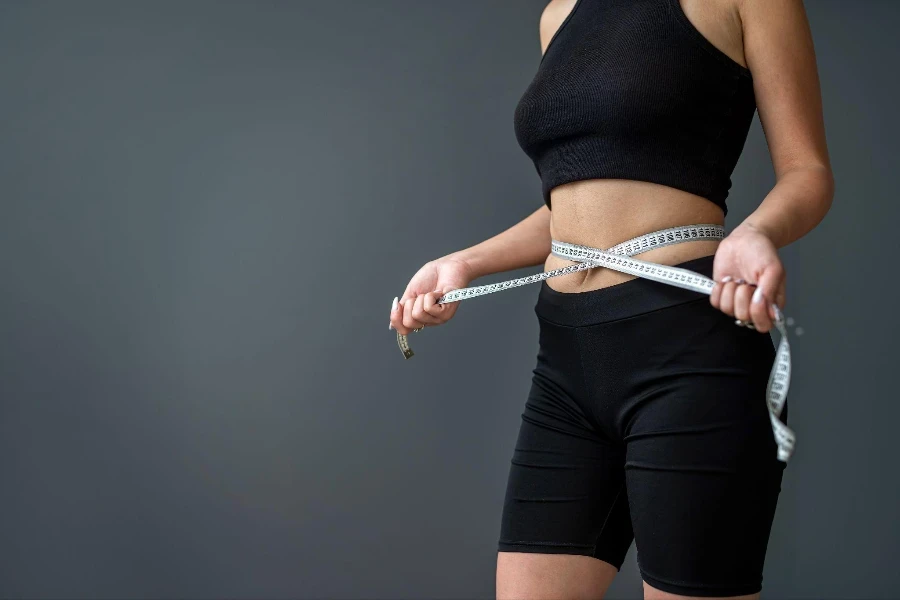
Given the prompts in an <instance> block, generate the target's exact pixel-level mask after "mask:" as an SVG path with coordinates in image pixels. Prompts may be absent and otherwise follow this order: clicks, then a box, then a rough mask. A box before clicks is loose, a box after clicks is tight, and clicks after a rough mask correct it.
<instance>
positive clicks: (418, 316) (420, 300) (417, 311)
mask: <svg viewBox="0 0 900 600" xmlns="http://www.w3.org/2000/svg"><path fill="white" fill-rule="evenodd" d="M412 316H413V319H415V320H417V321H419V322H420V323H425V324H426V325H437V324H438V323H440V321H439V320H438V319H437V318H436V317H434V316H432V315H430V314H428V313H427V312H425V294H421V295H419V296H416V300H415V302H413V311H412Z"/></svg>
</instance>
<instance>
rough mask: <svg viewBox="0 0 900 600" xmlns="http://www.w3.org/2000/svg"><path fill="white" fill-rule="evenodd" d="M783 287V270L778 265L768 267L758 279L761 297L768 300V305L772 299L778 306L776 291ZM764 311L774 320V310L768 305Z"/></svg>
mask: <svg viewBox="0 0 900 600" xmlns="http://www.w3.org/2000/svg"><path fill="white" fill-rule="evenodd" d="M783 286H784V269H783V268H782V266H781V264H780V263H774V264H771V265H769V266H768V267H766V268H765V270H764V271H763V272H762V275H760V277H759V288H760V289H761V290H762V293H763V295H764V296H765V297H766V298H767V299H768V300H769V303H771V301H772V300H773V299H774V300H775V303H776V304H778V290H780V289H783ZM779 307H780V306H779ZM766 309H767V312H768V313H769V315H770V316H771V318H772V319H774V318H775V310H774V309H773V308H771V307H770V306H768V303H767V306H766Z"/></svg>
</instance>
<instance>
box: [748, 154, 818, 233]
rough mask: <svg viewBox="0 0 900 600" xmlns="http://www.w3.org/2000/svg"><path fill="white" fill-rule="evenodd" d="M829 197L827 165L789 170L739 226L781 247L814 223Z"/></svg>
mask: <svg viewBox="0 0 900 600" xmlns="http://www.w3.org/2000/svg"><path fill="white" fill-rule="evenodd" d="M833 196H834V180H833V178H832V174H831V171H830V170H829V169H828V168H827V167H824V166H822V167H818V166H817V167H806V168H796V169H792V170H790V171H788V172H786V173H785V174H784V175H782V176H781V177H780V178H779V180H778V183H777V184H775V186H774V187H773V188H772V191H770V192H769V194H768V195H767V196H766V197H765V199H764V200H763V201H762V203H760V205H759V207H758V208H757V209H756V210H755V211H753V213H752V214H751V215H750V216H749V217H747V218H746V219H744V221H743V222H742V223H741V224H740V226H739V227H749V228H752V229H755V230H757V231H761V232H762V233H764V234H765V235H766V236H767V237H768V238H769V239H770V240H772V243H773V244H775V247H776V248H781V247H783V246H787V245H788V244H790V243H791V242H794V241H796V240H798V239H800V238H801V237H803V236H804V235H806V234H807V233H808V232H809V231H811V230H812V229H813V228H814V227H815V226H816V225H818V224H819V222H820V221H821V220H822V219H823V218H824V217H825V214H826V213H827V212H828V209H829V208H831V200H832V197H833Z"/></svg>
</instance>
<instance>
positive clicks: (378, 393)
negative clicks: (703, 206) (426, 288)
mask: <svg viewBox="0 0 900 600" xmlns="http://www.w3.org/2000/svg"><path fill="white" fill-rule="evenodd" d="M544 4H545V2H544V0H527V1H525V0H505V1H499V0H495V1H488V0H477V1H476V0H471V1H468V2H464V1H455V2H438V1H429V2H424V1H421V0H408V1H389V0H378V1H372V0H364V1H349V0H343V1H341V2H304V1H295V2H238V3H232V2H201V1H198V0H193V1H191V2H160V1H155V2H87V1H80V2H54V3H47V2H37V1H30V2H8V1H7V2H3V3H2V4H0V83H2V89H0V115H2V118H0V199H2V218H0V282H2V294H0V334H2V338H0V340H2V341H0V392H2V394H0V541H2V543H0V596H3V597H84V598H171V597H181V598H213V597H226V596H228V597H233V598H238V597H246V598H250V597H254V598H275V597H285V598H287V597H304V598H351V597H353V598H476V597H478V598H488V597H491V596H492V595H493V592H494V587H493V586H494V573H495V571H494V570H495V564H496V563H495V560H496V555H495V543H496V538H497V535H498V527H499V517H500V511H501V507H502V499H503V491H504V486H505V480H506V474H507V469H508V466H509V459H510V456H511V452H512V448H513V444H514V441H515V435H516V431H517V427H518V424H519V414H520V412H521V409H522V405H523V402H524V399H525V395H526V393H527V390H528V387H529V382H530V375H531V369H532V367H533V362H534V359H535V353H536V350H537V322H536V320H535V319H534V315H533V312H532V310H533V305H534V301H535V299H536V293H537V290H538V287H537V285H534V286H525V287H521V288H515V289H512V290H508V291H506V292H504V293H502V294H497V295H493V296H490V297H486V298H483V299H476V300H472V301H469V302H466V303H464V305H462V306H461V307H460V310H459V312H458V313H457V316H456V318H455V319H454V321H453V322H452V323H451V324H449V325H447V326H446V328H437V329H430V330H426V332H424V333H422V334H417V335H415V336H414V337H413V338H412V340H411V341H412V342H413V347H414V349H415V350H416V353H417V354H416V356H415V357H414V358H413V359H411V360H409V361H404V360H403V358H402V357H401V355H400V352H399V350H398V348H397V346H396V343H395V339H394V333H393V332H391V331H388V329H387V328H386V325H387V321H388V310H389V305H390V301H391V298H393V296H394V295H399V294H401V293H402V291H403V289H404V287H405V285H406V283H407V281H408V279H409V277H410V276H411V275H412V274H413V273H414V272H415V270H416V269H418V268H419V266H421V264H422V263H424V262H425V261H427V260H429V259H432V258H435V257H437V256H440V255H443V254H446V253H448V252H451V251H454V250H457V249H460V248H463V247H465V246H468V245H471V244H474V243H476V242H479V241H481V240H483V239H485V238H487V237H490V236H492V235H494V234H496V233H498V232H499V231H501V230H503V229H505V228H506V227H509V226H510V225H512V224H514V223H515V222H517V221H518V220H520V219H521V218H524V217H525V216H526V215H528V214H529V213H531V211H533V210H534V209H535V208H537V207H538V206H540V202H541V199H540V191H539V181H538V179H537V175H536V173H535V172H534V170H533V167H532V165H531V163H530V162H529V161H528V160H527V158H526V157H525V155H524V154H523V153H522V152H521V150H520V149H519V148H518V146H517V145H516V142H515V138H514V133H513V126H512V113H513V108H514V106H515V103H516V101H517V100H518V97H519V95H520V94H521V93H522V92H523V91H524V89H525V87H526V86H527V84H528V82H529V81H530V79H531V77H532V76H533V74H534V71H535V68H536V67H537V62H538V60H539V58H540V46H539V42H538V30H537V25H538V17H539V14H540V11H541V9H542V7H543V6H544ZM806 4H807V10H808V13H809V17H810V21H811V24H812V29H813V33H814V37H815V42H816V48H817V54H818V62H819V69H820V75H821V79H822V89H823V96H824V103H825V111H826V126H827V134H828V141H829V148H830V151H831V156H832V160H833V166H834V172H835V177H836V181H837V193H836V197H835V202H834V207H833V209H832V211H831V212H830V214H829V215H828V217H827V218H826V220H825V221H824V222H823V223H822V225H821V226H820V227H819V228H817V229H816V230H815V231H814V232H813V233H811V234H810V235H809V236H807V237H806V238H804V239H803V240H801V241H800V242H797V243H795V244H794V245H792V246H790V247H788V248H785V249H784V250H783V251H782V255H783V258H784V260H785V262H786V265H787V269H788V274H789V275H788V281H789V302H788V311H787V312H788V314H790V315H793V316H794V317H795V318H796V320H797V324H798V325H801V326H802V327H803V328H804V330H805V334H804V335H803V336H802V337H797V336H794V337H793V347H794V354H795V356H794V369H795V370H794V379H793V384H792V388H791V399H790V402H791V407H792V408H791V421H792V425H793V427H794V428H795V430H796V431H797V433H798V437H799V443H798V447H797V452H796V454H795V456H794V458H793V459H792V461H791V463H790V465H789V467H788V470H787V473H786V479H785V483H784V491H783V494H782V497H781V502H780V505H779V508H778V514H777V518H776V522H775V526H774V531H773V534H772V539H771V542H770V551H769V554H768V559H767V564H766V571H765V589H764V593H765V595H766V596H767V597H770V598H801V597H802V598H851V597H853V598H895V597H897V596H898V595H900V586H898V583H897V580H898V575H897V569H896V567H895V565H894V561H895V559H896V556H897V554H898V552H900V544H898V538H900V535H898V534H900V524H898V518H897V513H896V510H897V506H898V505H900V493H898V492H900V490H898V481H897V471H898V468H897V462H896V458H897V455H898V452H897V450H896V444H897V435H896V431H897V427H896V423H897V420H898V418H900V403H898V402H897V400H898V397H897V396H898V394H897V382H896V375H897V371H896V368H897V367H896V365H897V359H898V351H897V330H898V328H897V314H896V309H895V306H896V301H897V292H898V287H897V284H896V280H895V273H896V270H895V267H894V265H895V263H894V262H892V260H893V259H895V249H896V247H897V241H896V228H895V224H896V222H897V221H898V219H900V203H898V197H897V194H896V185H895V177H896V172H897V167H896V165H897V158H898V153H897V146H896V139H897V134H898V113H897V102H896V99H897V92H898V82H897V77H896V73H895V70H896V66H897V58H898V52H897V50H898V48H897V44H898V42H897V37H896V36H895V35H894V32H893V29H892V28H888V27H883V26H884V25H885V24H887V23H896V22H897V20H898V19H900V3H898V2H892V1H883V2H876V1H871V0H870V1H865V2H853V3H850V2H846V1H843V2H841V1H825V0H815V2H812V1H808V2H807V3H806ZM773 182H774V180H773V175H772V168H771V164H770V161H769V157H768V153H767V150H766V145H765V140H764V137H763V135H762V131H761V129H760V127H759V123H758V122H756V123H755V124H754V126H753V129H752V131H751V134H750V139H749V141H748V144H747V148H746V151H745V153H744V155H743V158H742V159H741V162H740V164H739V166H738V168H737V172H736V174H735V176H734V188H733V193H732V194H731V197H730V198H729V202H730V205H731V207H732V211H731V212H730V214H729V218H728V226H729V227H733V226H734V225H735V224H737V223H739V222H740V219H741V218H743V217H744V216H745V215H746V214H748V213H749V212H750V211H751V210H752V208H753V206H754V205H755V204H756V203H757V202H759V200H760V199H761V198H762V197H763V196H764V195H765V193H766V192H767V191H768V189H770V187H771V185H772V184H773ZM537 270H538V268H535V269H527V270H522V271H520V272H515V273H507V274H502V275H497V276H492V277H490V278H484V279H482V280H479V281H480V282H488V281H491V280H499V279H501V278H504V279H505V278H507V276H513V275H521V274H525V273H531V272H536V271H537ZM633 552H634V546H632V553H631V554H630V555H629V558H628V560H627V561H626V565H625V567H624V568H623V570H622V573H621V575H620V576H619V577H618V578H617V580H616V582H615V583H614V584H613V588H612V590H611V592H610V595H609V597H612V598H626V597H635V596H638V595H639V593H640V580H639V576H638V574H637V571H636V567H635V563H634V554H633Z"/></svg>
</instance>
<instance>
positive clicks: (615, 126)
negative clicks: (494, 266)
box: [514, 0, 756, 214]
mask: <svg viewBox="0 0 900 600" xmlns="http://www.w3.org/2000/svg"><path fill="white" fill-rule="evenodd" d="M755 112H756V99H755V97H754V94H753V80H752V77H751V74H750V71H749V70H748V69H747V68H746V67H743V66H742V65H740V64H738V63H737V62H735V61H734V60H733V59H731V58H730V57H729V56H728V55H726V54H725V53H724V52H722V51H721V50H719V49H718V48H717V47H716V46H714V45H713V44H712V43H711V42H710V41H709V40H707V39H706V37H704V36H703V34H702V33H700V31H698V30H697V29H696V28H695V27H694V25H693V24H692V23H691V21H690V20H688V18H687V16H686V15H685V14H684V12H683V10H682V8H681V4H680V3H679V0H578V1H577V2H576V4H575V7H574V8H573V9H572V12H570V13H569V16H568V17H567V18H566V20H565V21H563V23H562V25H561V26H560V28H559V29H558V30H557V32H556V34H555V35H554V37H553V39H551V40H550V44H549V46H548V47H547V49H546V50H545V52H544V56H543V58H542V59H541V62H540V64H539V66H538V69H537V72H536V74H535V76H534V79H533V80H532V82H531V84H530V85H529V86H528V88H527V89H526V90H525V92H524V94H523V95H522V97H521V99H520V100H519V103H518V105H517V106H516V109H515V115H514V124H515V133H516V139H517V141H518V142H519V145H520V146H521V147H522V149H523V150H524V151H525V153H526V154H527V155H528V156H529V157H530V158H531V159H532V161H533V162H534V165H535V168H536V169H537V172H538V175H539V176H540V177H541V183H542V192H543V198H544V202H545V203H546V204H547V206H548V207H550V190H552V189H553V188H554V187H556V186H558V185H561V184H563V183H568V182H571V181H578V180H584V179H603V178H610V179H632V180H640V181H649V182H653V183H659V184H663V185H667V186H669V187H673V188H677V189H680V190H685V191H687V192H691V193H693V194H696V195H698V196H702V197H704V198H707V199H709V200H710V201H712V202H714V203H715V204H717V205H718V206H720V207H721V208H722V210H723V212H725V213H726V214H727V207H726V205H725V198H726V197H727V196H728V191H729V189H730V188H731V174H732V172H733V171H734V167H735V165H736V164H737V161H738V158H739V157H740V154H741V152H742V150H743V147H744V143H745V142H746V139H747V133H748V131H749V128H750V124H751V122H752V120H753V114H754V113H755Z"/></svg>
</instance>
